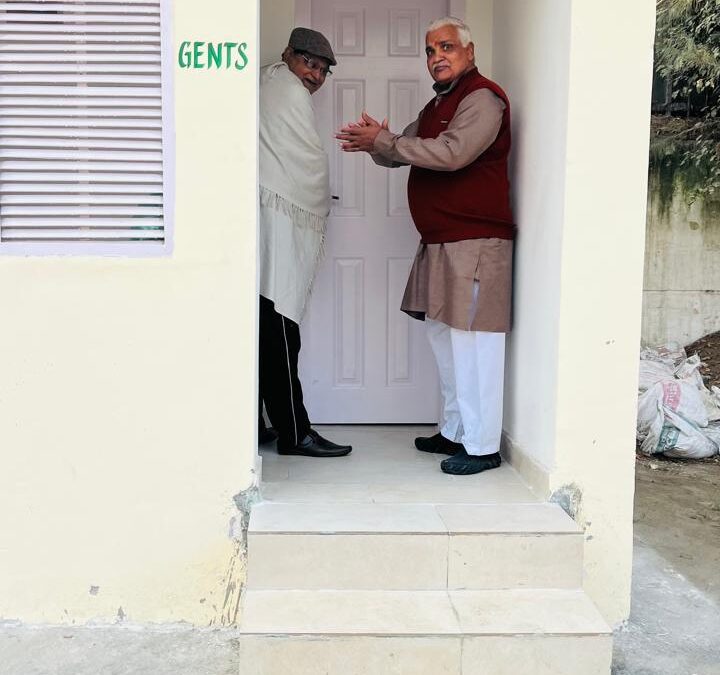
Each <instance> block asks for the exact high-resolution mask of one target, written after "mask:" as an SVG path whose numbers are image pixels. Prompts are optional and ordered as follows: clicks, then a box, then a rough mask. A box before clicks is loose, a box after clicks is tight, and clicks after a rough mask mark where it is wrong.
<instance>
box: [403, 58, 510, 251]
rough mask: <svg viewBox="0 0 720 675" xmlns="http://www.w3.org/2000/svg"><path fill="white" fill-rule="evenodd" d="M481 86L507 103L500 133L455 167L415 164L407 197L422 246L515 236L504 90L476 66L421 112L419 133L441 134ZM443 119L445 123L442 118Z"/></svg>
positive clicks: (429, 136)
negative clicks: (442, 168) (439, 168)
mask: <svg viewBox="0 0 720 675" xmlns="http://www.w3.org/2000/svg"><path fill="white" fill-rule="evenodd" d="M478 89H490V91H492V92H493V93H494V94H495V95H496V96H498V97H500V98H501V99H502V100H503V102H504V103H505V111H504V113H503V118H502V123H501V125H500V131H499V132H498V135H497V138H496V139H495V141H494V142H493V144H492V145H491V146H490V147H489V148H488V149H487V150H485V152H483V153H482V154H481V155H480V156H479V157H478V158H477V159H475V160H474V161H472V162H471V163H470V164H468V165H467V166H465V167H463V168H462V169H458V170H457V171H434V170H432V169H422V168H420V167H417V166H413V167H412V168H411V169H410V178H409V179H408V200H409V202H410V212H411V213H412V217H413V221H414V222H415V227H417V229H418V232H420V236H421V238H422V242H423V243H424V244H441V243H444V242H450V241H461V240H463V239H483V238H490V237H497V238H499V239H513V238H514V236H515V226H514V224H513V216H512V210H511V208H510V183H509V181H508V155H509V154H510V102H509V101H508V98H507V96H506V94H505V92H504V91H503V90H502V89H501V88H500V87H499V86H498V85H497V84H495V83H494V82H492V81H491V80H488V79H487V78H486V77H483V76H482V75H480V73H479V72H478V70H477V68H473V69H472V70H470V71H468V72H467V73H465V75H463V76H462V77H461V78H460V80H459V81H458V83H457V84H456V85H455V87H454V89H453V90H452V91H451V92H450V93H449V94H448V95H447V96H445V97H443V99H442V100H441V101H440V103H439V104H438V105H437V106H436V105H435V99H433V100H431V101H430V102H429V103H428V104H427V105H426V106H425V108H424V110H423V111H422V115H421V117H420V125H419V127H418V136H419V137H420V138H437V137H438V136H439V135H440V133H441V132H443V131H445V130H446V129H447V122H448V121H449V120H451V119H452V118H453V116H454V115H455V111H456V110H457V107H458V105H459V104H460V101H462V99H463V98H465V96H467V95H468V94H470V93H471V92H473V91H477V90H478ZM443 121H445V122H446V123H445V124H442V122H443Z"/></svg>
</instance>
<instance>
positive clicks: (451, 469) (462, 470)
mask: <svg viewBox="0 0 720 675" xmlns="http://www.w3.org/2000/svg"><path fill="white" fill-rule="evenodd" d="M501 462H502V460H501V459H500V453H499V452H493V453H492V455H468V454H467V452H465V450H463V451H462V452H458V453H457V455H455V456H454V457H448V458H447V459H444V460H443V461H442V462H440V468H441V469H442V472H443V473H449V474H452V475H453V476H469V475H471V474H473V473H480V472H481V471H487V470H488V469H497V468H498V467H499V466H500V464H501Z"/></svg>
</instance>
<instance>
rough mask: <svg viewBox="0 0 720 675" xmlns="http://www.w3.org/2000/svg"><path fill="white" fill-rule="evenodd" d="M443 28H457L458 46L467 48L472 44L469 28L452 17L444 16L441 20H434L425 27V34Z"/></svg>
mask: <svg viewBox="0 0 720 675" xmlns="http://www.w3.org/2000/svg"><path fill="white" fill-rule="evenodd" d="M444 26H455V28H457V32H458V37H459V38H460V44H461V45H462V46H463V47H467V46H468V45H469V44H470V43H471V42H472V36H471V35H470V28H468V25H467V24H466V23H465V22H464V21H460V19H456V18H455V17H454V16H444V17H442V18H441V19H435V21H432V22H431V23H430V25H429V26H428V27H427V32H428V33H429V32H430V31H433V30H437V29H438V28H443V27H444Z"/></svg>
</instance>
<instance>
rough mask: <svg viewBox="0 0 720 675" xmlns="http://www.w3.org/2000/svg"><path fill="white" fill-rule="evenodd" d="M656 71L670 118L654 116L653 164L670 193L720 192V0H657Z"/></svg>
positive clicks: (651, 156)
mask: <svg viewBox="0 0 720 675" xmlns="http://www.w3.org/2000/svg"><path fill="white" fill-rule="evenodd" d="M655 73H656V76H657V77H659V78H661V79H662V80H663V81H664V82H665V84H666V91H667V94H666V100H665V104H664V107H665V113H666V117H665V119H664V120H663V118H660V117H656V118H654V119H653V135H652V141H651V152H650V166H651V169H652V170H654V172H655V174H656V177H657V178H658V179H659V181H660V185H661V186H662V190H663V191H664V192H665V193H666V194H665V195H664V196H665V197H667V191H668V190H669V191H670V195H671V194H672V190H673V189H674V187H675V185H679V186H680V187H681V188H682V189H683V190H684V191H685V192H686V194H687V195H688V197H689V198H690V199H691V200H693V199H696V198H697V197H698V196H706V195H708V194H712V193H714V192H715V191H716V190H720V0H658V1H657V30H656V38H655ZM678 113H680V114H682V115H683V117H684V118H685V119H683V120H681V119H680V118H678V117H671V115H672V114H675V115H677V114H678Z"/></svg>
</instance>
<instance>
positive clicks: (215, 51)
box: [207, 42, 223, 68]
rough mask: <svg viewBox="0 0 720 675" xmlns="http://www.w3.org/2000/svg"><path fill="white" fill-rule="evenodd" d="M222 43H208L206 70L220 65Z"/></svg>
mask: <svg viewBox="0 0 720 675" xmlns="http://www.w3.org/2000/svg"><path fill="white" fill-rule="evenodd" d="M222 49H223V46H222V42H219V43H218V44H215V43H214V42H208V64H207V67H208V68H212V67H213V66H215V68H219V67H220V66H221V65H222Z"/></svg>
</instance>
